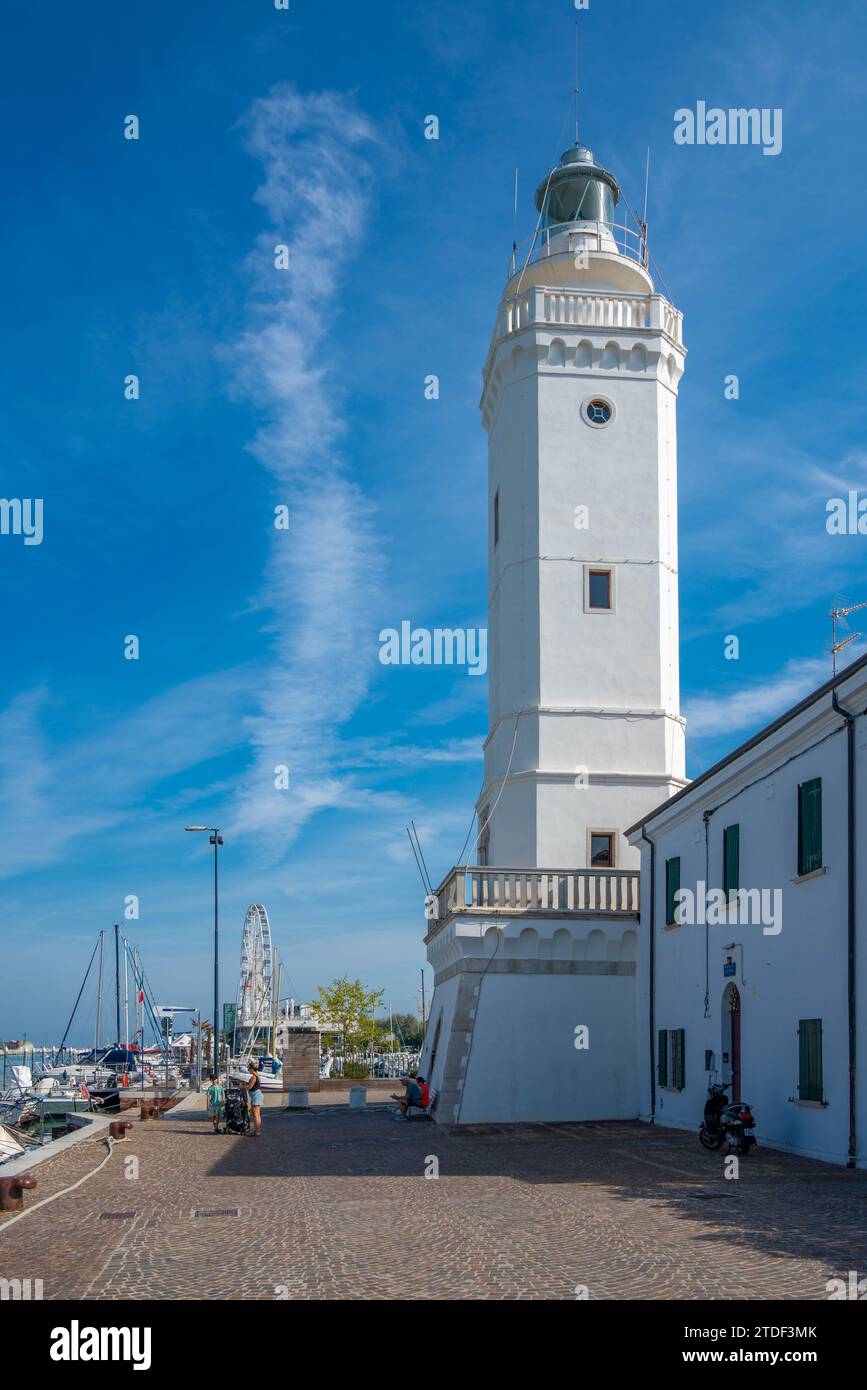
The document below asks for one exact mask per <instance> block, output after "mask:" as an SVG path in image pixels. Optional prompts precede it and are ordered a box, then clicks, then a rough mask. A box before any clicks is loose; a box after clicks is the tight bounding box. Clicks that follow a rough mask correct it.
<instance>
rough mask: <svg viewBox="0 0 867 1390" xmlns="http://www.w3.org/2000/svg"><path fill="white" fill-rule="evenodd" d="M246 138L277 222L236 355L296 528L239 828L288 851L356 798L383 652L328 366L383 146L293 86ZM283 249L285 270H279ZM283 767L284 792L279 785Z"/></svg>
mask: <svg viewBox="0 0 867 1390" xmlns="http://www.w3.org/2000/svg"><path fill="white" fill-rule="evenodd" d="M242 128H243V131H244V135H245V141H246V146H247V149H248V150H249V151H250V153H251V154H253V155H254V156H255V157H256V158H257V159H258V160H259V161H260V163H261V165H262V168H263V172H264V181H263V183H262V185H261V186H260V188H259V189H258V190H257V193H256V195H255V196H256V201H257V202H258V203H259V204H260V205H261V206H262V208H263V209H264V211H265V213H266V215H267V218H268V222H269V226H268V228H267V229H266V230H265V231H263V232H262V234H261V235H260V237H259V238H258V240H257V244H256V247H255V249H254V251H253V253H252V255H251V257H250V261H249V268H250V271H251V274H252V288H251V294H250V300H249V305H248V322H247V327H246V329H245V331H244V333H243V334H242V335H241V337H240V339H239V340H238V341H237V343H236V344H235V345H234V348H233V349H232V352H231V361H232V365H233V369H234V373H235V382H236V386H237V388H238V389H239V390H241V391H242V392H244V393H245V394H246V395H247V396H249V398H250V399H251V400H252V401H253V403H254V404H255V405H256V406H257V407H258V408H259V409H260V410H261V411H262V413H263V415H264V416H265V421H264V423H263V425H262V426H261V428H260V429H259V431H258V433H257V435H256V438H255V439H254V440H253V441H252V443H251V445H250V448H251V451H252V452H253V453H254V454H255V456H256V458H258V459H259V461H260V462H261V463H262V464H263V465H264V467H265V468H267V469H268V471H269V472H270V473H271V474H272V475H273V477H274V478H275V480H277V482H278V484H280V490H279V492H277V493H276V494H275V496H276V498H277V501H278V502H285V504H286V505H287V506H288V507H289V511H290V514H291V525H290V528H289V530H286V531H275V533H274V540H273V543H272V552H271V558H270V563H269V567H268V574H267V579H266V583H265V587H264V591H263V594H262V602H263V604H265V605H267V608H268V609H269V612H270V614H271V621H270V628H271V648H270V653H269V661H268V666H267V670H266V673H265V675H264V677H263V681H262V687H261V691H260V694H259V699H258V709H257V712H256V713H255V714H254V715H253V716H251V717H250V718H249V719H248V720H247V722H246V729H247V733H248V735H249V738H250V740H251V743H252V746H253V750H254V758H253V763H252V766H251V767H250V769H249V772H248V775H247V776H246V777H245V778H244V780H243V783H242V785H241V788H240V791H239V795H238V797H237V800H236V802H235V805H234V808H233V809H234V818H233V825H232V828H233V829H234V830H235V831H236V832H238V833H241V834H250V835H254V834H265V835H266V836H267V837H268V838H269V840H270V841H271V842H272V843H273V842H274V839H275V837H277V836H279V837H280V840H281V843H282V844H283V845H284V846H288V844H289V842H290V841H291V839H292V838H293V837H294V835H296V834H297V832H298V831H299V829H300V828H301V826H302V825H303V824H304V823H305V822H306V821H307V820H308V819H309V817H310V816H311V815H313V814H315V813H316V812H317V811H318V810H321V809H323V808H324V807H329V806H338V805H345V804H346V802H347V800H348V798H349V797H350V795H351V792H352V788H351V787H347V786H346V785H345V784H344V782H343V781H342V779H341V778H340V776H339V775H337V774H336V773H335V771H334V769H333V766H332V764H333V751H334V742H335V739H336V736H337V734H338V731H339V729H340V728H341V726H342V725H343V724H345V722H346V721H347V720H348V719H349V718H350V717H351V716H352V714H353V713H354V712H355V710H356V709H357V708H358V706H359V704H360V703H361V701H362V700H363V698H364V695H365V692H366V690H367V688H368V683H369V680H370V675H371V671H372V669H373V665H374V662H375V658H376V623H375V612H374V610H375V604H376V597H377V591H378V585H379V582H380V562H379V553H380V547H379V546H378V545H377V542H376V535H375V528H374V515H373V509H372V507H371V505H370V503H369V501H368V499H367V498H366V497H365V495H364V494H363V492H362V491H361V489H360V488H359V487H358V485H357V483H356V482H354V481H353V479H352V477H351V475H350V472H349V469H348V467H347V463H346V460H345V459H344V458H343V457H342V456H341V455H340V453H339V451H338V447H337V446H338V441H339V440H340V438H341V436H342V434H343V433H344V428H345V424H344V419H343V417H342V414H341V386H340V380H339V376H338V373H337V372H336V371H334V370H333V369H330V368H329V367H328V365H327V361H326V359H327V358H328V357H329V354H331V355H332V358H333V355H334V343H333V341H332V340H329V334H332V333H333V328H334V318H335V314H336V311H337V310H338V308H339V303H338V290H339V288H340V285H341V277H342V273H343V271H344V269H345V267H346V265H347V263H348V262H349V260H350V259H351V258H352V256H353V254H354V253H355V252H356V251H357V249H358V247H359V245H360V243H361V241H362V239H363V237H364V232H365V226H366V222H367V219H368V215H369V211H370V199H371V190H372V188H373V187H374V184H375V170H374V167H373V163H372V160H371V156H372V154H373V153H374V152H375V151H376V150H377V148H378V137H377V134H376V132H375V131H374V129H373V127H372V126H371V124H370V122H369V121H368V120H367V118H366V117H365V116H364V115H363V113H361V112H360V111H359V110H358V109H357V108H356V106H355V105H354V104H353V103H352V101H351V100H349V99H348V98H346V97H344V96H341V95H338V94H336V93H331V92H324V93H318V94H314V95H311V96H304V95H302V94H301V93H299V92H298V91H297V90H296V89H295V88H294V87H292V86H289V85H281V86H279V87H276V88H274V89H273V90H272V91H271V92H270V93H269V95H268V96H267V97H265V98H263V99H262V100H260V101H257V102H255V103H254V105H253V106H252V108H251V110H250V112H249V113H248V115H247V116H246V118H245V119H244V121H243V122H242ZM278 245H282V246H285V247H287V248H288V269H286V270H279V269H276V268H275V265H274V254H275V252H274V248H275V246H278ZM281 765H285V766H286V767H288V768H289V775H290V784H289V788H288V789H286V790H283V789H277V788H275V769H276V768H277V767H279V766H281Z"/></svg>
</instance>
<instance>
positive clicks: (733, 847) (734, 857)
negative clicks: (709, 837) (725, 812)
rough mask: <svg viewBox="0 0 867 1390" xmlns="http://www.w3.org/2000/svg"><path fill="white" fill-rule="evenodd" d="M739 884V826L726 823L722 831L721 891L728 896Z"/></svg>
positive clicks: (735, 890) (734, 891)
mask: <svg viewBox="0 0 867 1390" xmlns="http://www.w3.org/2000/svg"><path fill="white" fill-rule="evenodd" d="M740 886H741V828H740V826H739V825H727V826H726V828H725V830H724V831H723V891H724V893H725V895H726V897H727V898H728V897H729V896H730V895H731V894H732V893H736V892H737V890H738V889H739V888H740Z"/></svg>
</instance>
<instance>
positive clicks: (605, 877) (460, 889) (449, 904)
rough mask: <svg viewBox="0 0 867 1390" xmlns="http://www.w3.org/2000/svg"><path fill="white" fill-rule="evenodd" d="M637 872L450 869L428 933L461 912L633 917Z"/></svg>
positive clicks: (636, 914) (623, 870) (434, 904)
mask: <svg viewBox="0 0 867 1390" xmlns="http://www.w3.org/2000/svg"><path fill="white" fill-rule="evenodd" d="M638 881H639V874H638V870H637V869H499V868H487V867H484V866H478V865H476V866H474V867H472V868H463V867H461V868H455V869H452V871H451V873H450V874H449V875H448V877H447V878H446V879H445V880H444V882H443V883H442V884H441V885H440V887H439V888H438V889H437V892H436V894H435V895H434V896H435V899H436V901H435V902H434V903H433V904H431V910H432V912H433V913H434V914H435V915H434V916H433V917H432V919H431V928H432V929H433V928H435V927H436V924H437V922H443V921H444V920H445V919H446V918H447V917H451V916H453V915H455V914H457V913H463V912H474V913H475V912H480V913H492V914H493V913H496V914H500V913H522V912H523V913H530V914H532V913H538V912H564V913H565V912H568V913H571V914H572V915H573V916H574V915H586V916H588V917H598V916H605V917H610V916H615V915H616V916H624V915H625V916H630V917H637V916H638V910H639V904H638Z"/></svg>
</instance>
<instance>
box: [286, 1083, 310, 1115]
mask: <svg viewBox="0 0 867 1390" xmlns="http://www.w3.org/2000/svg"><path fill="white" fill-rule="evenodd" d="M286 1109H287V1110H309V1109H310V1094H309V1091H308V1088H307V1087H306V1086H287V1087H286Z"/></svg>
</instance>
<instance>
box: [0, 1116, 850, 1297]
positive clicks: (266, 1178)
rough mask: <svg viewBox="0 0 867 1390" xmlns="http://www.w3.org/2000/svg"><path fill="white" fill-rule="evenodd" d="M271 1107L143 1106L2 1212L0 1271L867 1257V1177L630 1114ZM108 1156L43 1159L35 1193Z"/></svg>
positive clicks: (603, 1283)
mask: <svg viewBox="0 0 867 1390" xmlns="http://www.w3.org/2000/svg"><path fill="white" fill-rule="evenodd" d="M263 1123H264V1135H263V1137H262V1139H260V1140H254V1139H252V1138H238V1137H233V1136H229V1135H214V1134H213V1133H212V1132H211V1129H210V1125H209V1123H208V1121H207V1118H206V1117H205V1115H204V1114H202V1113H201V1112H199V1111H195V1110H193V1111H185V1112H184V1111H182V1112H175V1113H174V1114H171V1113H170V1114H169V1115H168V1116H167V1117H166V1118H165V1119H163V1120H160V1121H152V1122H147V1123H139V1122H135V1124H134V1128H133V1129H132V1130H131V1131H130V1137H129V1138H128V1139H127V1140H126V1141H125V1142H124V1143H122V1144H120V1145H118V1146H117V1147H116V1148H115V1151H114V1153H113V1155H112V1157H111V1158H110V1160H109V1161H108V1162H107V1163H106V1165H105V1167H104V1168H103V1169H102V1170H101V1171H100V1172H99V1173H98V1174H96V1176H95V1177H93V1178H92V1180H90V1181H89V1182H87V1183H85V1184H84V1185H83V1186H82V1187H81V1188H79V1189H78V1190H77V1191H75V1192H72V1193H69V1194H68V1195H66V1196H62V1197H60V1198H58V1200H57V1201H56V1202H52V1203H50V1204H49V1205H48V1206H46V1207H44V1208H43V1209H42V1210H40V1211H36V1212H33V1213H32V1214H31V1215H30V1216H27V1217H25V1218H24V1220H22V1221H19V1222H17V1223H16V1224H15V1225H14V1226H12V1227H10V1228H9V1229H8V1230H4V1229H3V1224H2V1223H4V1222H5V1221H6V1219H7V1218H5V1217H3V1216H0V1277H3V1278H22V1279H24V1278H31V1279H37V1278H41V1279H42V1280H43V1284H44V1296H45V1298H46V1299H104V1298H120V1299H125V1298H134V1297H142V1296H144V1297H147V1298H159V1299H178V1298H180V1299H187V1298H189V1299H214V1298H221V1299H235V1298H254V1299H269V1300H270V1299H275V1298H286V1297H288V1298H293V1299H294V1298H301V1299H347V1298H351V1299H391V1298H406V1299H432V1298H433V1299H454V1298H459V1299H571V1298H574V1297H575V1296H576V1286H579V1285H583V1286H586V1288H587V1290H588V1291H589V1297H590V1298H591V1299H731V1298H755V1299H778V1298H783V1299H824V1298H825V1297H826V1289H825V1285H826V1282H827V1280H828V1279H829V1278H831V1277H832V1276H841V1277H846V1274H847V1272H848V1271H849V1270H852V1269H854V1270H859V1271H861V1275H862V1277H863V1274H864V1273H867V1173H864V1172H857V1173H856V1172H849V1171H846V1170H845V1169H840V1168H833V1167H830V1166H828V1165H826V1164H821V1163H814V1162H811V1161H810V1160H806V1159H799V1158H793V1157H791V1156H789V1155H784V1154H780V1153H774V1152H772V1151H770V1150H762V1149H759V1150H758V1151H757V1152H755V1153H754V1154H752V1155H751V1156H750V1157H749V1158H748V1159H746V1160H743V1161H742V1162H741V1165H740V1174H741V1176H740V1178H739V1179H738V1180H737V1181H726V1180H725V1179H724V1177H723V1160H722V1158H720V1157H718V1156H717V1155H713V1154H707V1153H705V1152H704V1151H703V1150H702V1149H700V1147H699V1145H698V1142H697V1140H696V1138H695V1137H694V1136H693V1135H688V1134H682V1133H677V1132H675V1131H667V1130H660V1129H655V1128H650V1127H648V1126H645V1125H640V1124H638V1123H633V1124H621V1123H608V1124H574V1125H571V1124H552V1125H523V1126H520V1127H498V1126H493V1125H484V1126H473V1127H463V1128H462V1129H461V1130H460V1131H457V1130H454V1129H442V1128H438V1127H436V1126H435V1125H433V1124H432V1123H431V1122H430V1121H428V1120H423V1119H419V1120H414V1121H411V1122H409V1123H407V1124H398V1123H396V1122H395V1121H394V1119H393V1118H392V1115H391V1113H390V1111H387V1110H385V1109H382V1108H378V1107H373V1106H371V1107H368V1108H367V1109H366V1110H364V1111H360V1112H353V1111H350V1110H349V1109H348V1108H347V1107H346V1106H342V1107H336V1106H335V1107H328V1106H325V1105H319V1106H318V1107H317V1108H316V1109H315V1110H312V1111H310V1112H309V1113H304V1114H285V1113H281V1112H280V1111H278V1110H277V1109H275V1108H273V1107H269V1108H268V1110H267V1113H266V1114H265V1116H264V1121H263ZM104 1153H105V1145H104V1144H102V1143H100V1142H97V1141H91V1142H88V1143H85V1144H81V1145H79V1146H77V1147H74V1148H72V1149H70V1150H68V1151H67V1152H66V1153H63V1154H59V1155H58V1156H57V1157H56V1158H55V1159H52V1160H51V1161H49V1162H45V1163H43V1164H41V1165H39V1167H38V1168H36V1169H35V1170H34V1173H35V1176H36V1177H37V1179H38V1184H39V1185H38V1188H37V1189H36V1190H35V1191H34V1192H31V1193H29V1194H28V1195H27V1198H26V1201H27V1203H28V1204H32V1203H33V1202H35V1201H37V1200H39V1199H40V1198H42V1197H45V1196H48V1195H49V1193H51V1192H56V1191H59V1190H60V1189H62V1188H64V1187H67V1186H68V1185H69V1184H71V1183H73V1182H75V1181H76V1180H77V1179H78V1178H80V1177H82V1176H83V1175H84V1174H85V1173H87V1172H89V1171H91V1170H92V1169H93V1168H95V1166H96V1164H97V1163H98V1162H99V1161H100V1159H101V1157H102V1156H103V1155H104ZM132 1159H135V1160H137V1164H133V1163H131V1162H130V1160H132ZM433 1159H436V1160H438V1163H439V1177H438V1179H436V1180H434V1179H425V1177H424V1173H425V1170H426V1168H427V1169H428V1171H430V1170H431V1168H432V1166H433V1163H432V1160H433ZM136 1169H137V1171H138V1176H137V1177H136V1176H127V1174H128V1173H135V1171H136Z"/></svg>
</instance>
